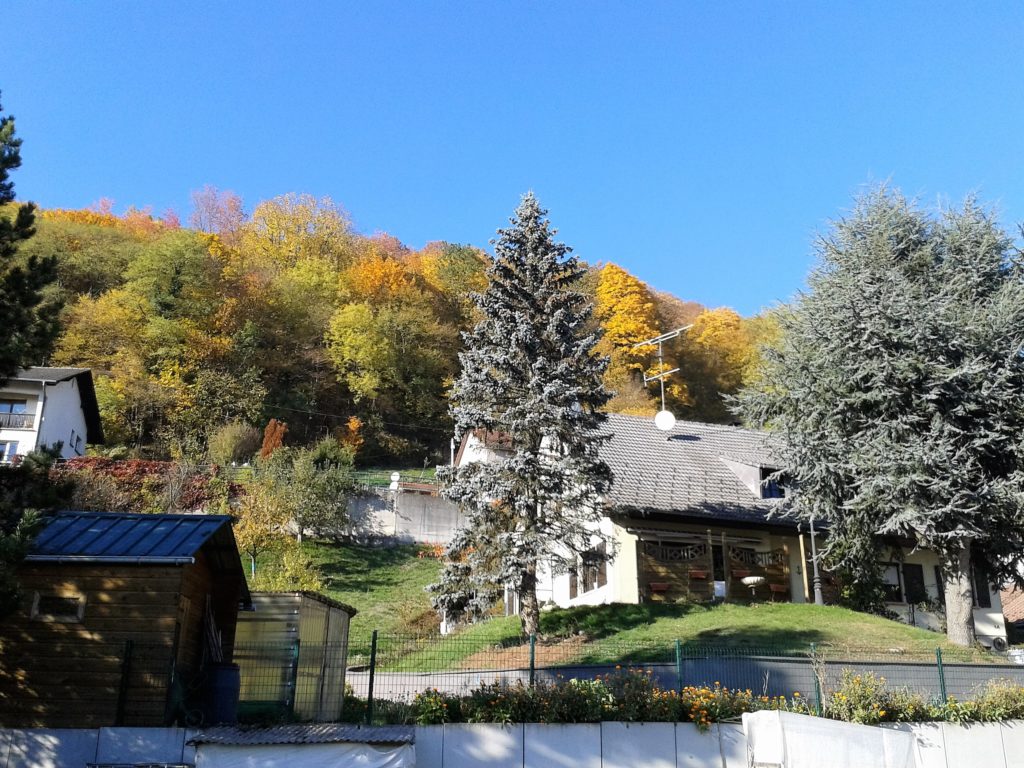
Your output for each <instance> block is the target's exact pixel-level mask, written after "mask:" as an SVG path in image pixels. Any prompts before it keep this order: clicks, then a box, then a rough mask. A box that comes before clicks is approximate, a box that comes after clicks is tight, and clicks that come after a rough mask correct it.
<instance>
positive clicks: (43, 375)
mask: <svg viewBox="0 0 1024 768" xmlns="http://www.w3.org/2000/svg"><path fill="white" fill-rule="evenodd" d="M83 373H91V369H89V368H45V367H43V366H32V367H31V368H23V369H22V370H21V371H19V372H18V373H16V374H14V375H13V376H11V378H12V379H15V380H18V381H41V382H44V383H46V384H58V383H60V382H62V381H67V380H68V379H73V378H75V377H76V376H80V375H81V374H83Z"/></svg>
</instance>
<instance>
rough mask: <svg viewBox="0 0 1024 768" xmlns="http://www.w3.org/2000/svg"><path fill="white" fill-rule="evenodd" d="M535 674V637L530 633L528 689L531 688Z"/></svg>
mask: <svg viewBox="0 0 1024 768" xmlns="http://www.w3.org/2000/svg"><path fill="white" fill-rule="evenodd" d="M536 673H537V635H535V634H534V633H532V632H531V633H530V687H531V688H533V681H534V677H535V676H536Z"/></svg>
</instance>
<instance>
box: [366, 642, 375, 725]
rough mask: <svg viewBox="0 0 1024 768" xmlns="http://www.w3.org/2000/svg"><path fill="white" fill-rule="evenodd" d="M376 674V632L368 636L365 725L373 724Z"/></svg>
mask: <svg viewBox="0 0 1024 768" xmlns="http://www.w3.org/2000/svg"><path fill="white" fill-rule="evenodd" d="M376 672H377V630H376V629H375V630H373V634H372V635H371V636H370V680H369V683H368V684H367V688H366V724H367V725H372V724H373V678H374V675H375V674H376Z"/></svg>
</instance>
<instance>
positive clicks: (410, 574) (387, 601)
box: [303, 541, 441, 653]
mask: <svg viewBox="0 0 1024 768" xmlns="http://www.w3.org/2000/svg"><path fill="white" fill-rule="evenodd" d="M303 546H304V547H305V548H306V551H307V552H308V553H309V555H310V556H311V557H312V558H313V560H314V561H315V562H316V563H317V565H318V566H319V567H320V569H321V570H322V571H323V574H324V582H325V586H326V588H325V590H324V592H325V594H326V595H327V596H328V597H332V598H334V599H335V600H340V601H341V602H343V603H346V604H348V605H351V606H352V607H353V608H355V609H356V610H357V611H359V613H357V614H356V616H355V618H353V619H352V624H351V626H350V628H349V637H350V638H351V643H352V648H351V652H353V653H358V652H362V651H363V650H364V648H369V644H370V634H371V632H372V631H373V630H375V629H378V630H380V631H381V633H402V634H406V633H408V634H415V635H429V634H437V633H438V619H437V614H436V613H434V611H433V609H432V608H431V607H430V596H429V595H428V594H427V593H426V591H425V588H426V586H427V585H428V584H431V583H432V582H434V581H436V580H437V576H438V573H439V572H440V568H441V564H440V562H439V561H438V560H436V559H434V558H430V557H418V554H419V552H420V551H422V549H423V548H422V547H418V546H415V545H401V546H396V547H383V546H367V545H362V544H331V543H328V542H319V541H316V542H307V543H305V544H304V545H303Z"/></svg>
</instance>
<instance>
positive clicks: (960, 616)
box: [942, 542, 975, 646]
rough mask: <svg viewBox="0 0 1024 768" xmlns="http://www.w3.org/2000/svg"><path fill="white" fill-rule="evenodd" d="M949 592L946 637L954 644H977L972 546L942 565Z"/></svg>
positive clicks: (966, 547) (946, 589) (962, 549)
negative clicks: (972, 578) (972, 584)
mask: <svg viewBox="0 0 1024 768" xmlns="http://www.w3.org/2000/svg"><path fill="white" fill-rule="evenodd" d="M942 566H943V567H942V575H943V578H944V579H945V582H946V583H945V592H946V637H947V638H948V639H949V642H951V643H953V644H954V645H963V646H971V645H974V642H975V637H974V589H973V587H972V586H971V545H970V542H968V543H967V544H966V546H963V547H961V549H960V553H959V554H958V555H957V556H956V557H955V558H954V559H953V560H951V561H949V562H946V563H943V564H942Z"/></svg>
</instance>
